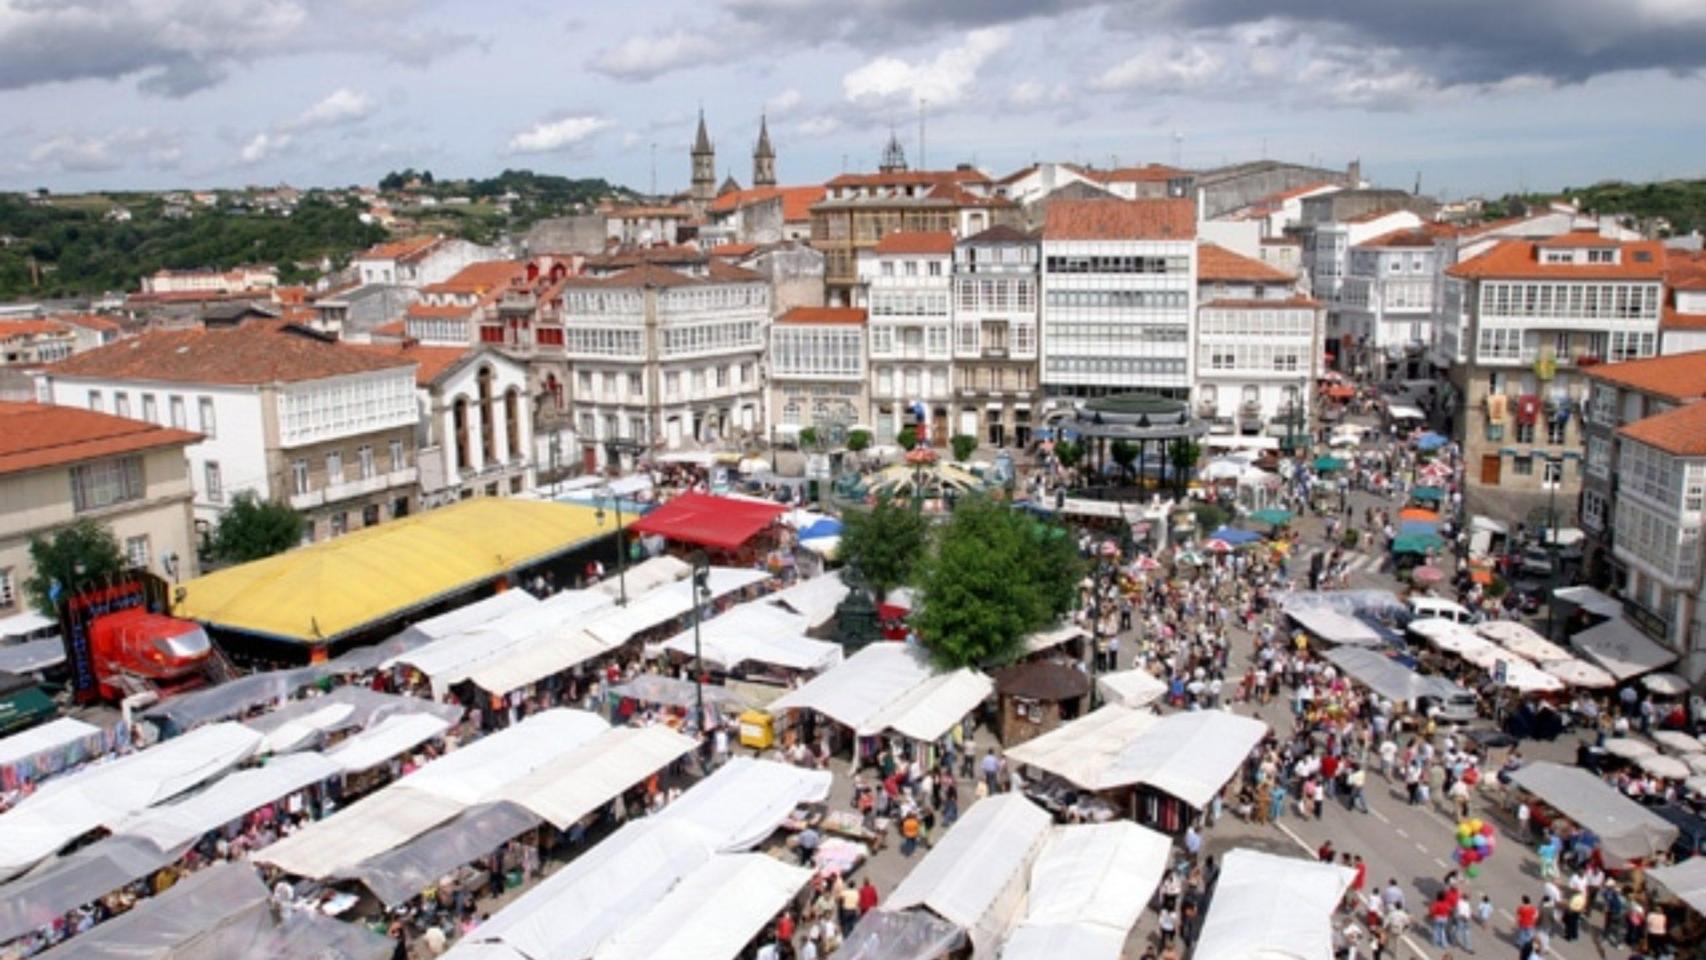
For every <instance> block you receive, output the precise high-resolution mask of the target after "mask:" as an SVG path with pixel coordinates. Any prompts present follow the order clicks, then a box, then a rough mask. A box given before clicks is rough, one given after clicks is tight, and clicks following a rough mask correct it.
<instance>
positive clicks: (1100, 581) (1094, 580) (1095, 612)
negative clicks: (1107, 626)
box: [1090, 547, 1119, 710]
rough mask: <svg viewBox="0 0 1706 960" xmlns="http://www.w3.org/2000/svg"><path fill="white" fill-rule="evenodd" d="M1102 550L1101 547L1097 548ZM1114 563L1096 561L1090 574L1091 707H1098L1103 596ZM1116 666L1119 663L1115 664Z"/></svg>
mask: <svg viewBox="0 0 1706 960" xmlns="http://www.w3.org/2000/svg"><path fill="white" fill-rule="evenodd" d="M1097 549H1098V550H1100V548H1099V547H1098V548H1097ZM1113 571H1114V565H1113V564H1112V563H1109V562H1108V561H1107V559H1105V558H1103V559H1099V560H1097V562H1096V570H1095V572H1093V573H1092V574H1091V575H1090V709H1091V710H1094V709H1096V674H1097V672H1098V670H1097V667H1098V666H1099V665H1100V664H1101V658H1102V596H1103V594H1104V593H1106V591H1107V585H1108V584H1109V583H1110V582H1112V580H1113ZM1114 666H1115V667H1116V668H1117V667H1118V666H1119V665H1118V664H1115V665H1114Z"/></svg>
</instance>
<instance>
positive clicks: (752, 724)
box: [740, 710, 776, 750]
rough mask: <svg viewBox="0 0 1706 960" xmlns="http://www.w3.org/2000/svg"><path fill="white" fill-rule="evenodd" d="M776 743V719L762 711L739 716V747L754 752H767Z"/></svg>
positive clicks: (752, 711)
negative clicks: (748, 748) (750, 749)
mask: <svg viewBox="0 0 1706 960" xmlns="http://www.w3.org/2000/svg"><path fill="white" fill-rule="evenodd" d="M775 742H776V718H775V717H772V716H771V715H770V714H768V713H765V712H764V711H763V710H748V711H746V712H745V713H743V714H741V715H740V745H741V746H743V747H751V748H753V749H754V750H768V749H770V745H771V744H773V743H775Z"/></svg>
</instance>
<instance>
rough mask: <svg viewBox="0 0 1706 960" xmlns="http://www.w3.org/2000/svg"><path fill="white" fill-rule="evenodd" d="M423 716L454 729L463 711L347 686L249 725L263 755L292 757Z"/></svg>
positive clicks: (255, 720) (301, 701)
mask: <svg viewBox="0 0 1706 960" xmlns="http://www.w3.org/2000/svg"><path fill="white" fill-rule="evenodd" d="M412 713H421V714H430V715H432V716H436V717H438V718H440V719H442V720H444V721H445V722H446V724H453V723H455V722H457V721H458V720H460V719H461V718H462V710H461V708H459V707H457V706H455V705H453V704H448V703H436V702H434V701H432V700H428V699H426V698H424V697H409V696H402V695H399V694H391V693H380V692H378V691H376V690H372V689H369V688H368V687H363V686H356V685H353V684H352V685H349V686H342V687H339V688H337V689H336V690H333V691H332V692H331V693H328V694H325V695H323V696H307V697H304V698H302V699H300V700H294V701H291V702H290V703H287V704H285V705H284V706H282V707H279V708H278V709H276V710H270V711H268V712H266V713H264V714H261V715H260V716H258V717H254V718H251V719H249V720H245V721H243V725H244V726H246V727H248V728H249V729H250V730H253V731H255V732H256V733H259V734H261V745H260V747H259V748H258V750H257V751H256V752H257V753H261V754H268V753H275V754H276V753H290V752H292V751H295V750H305V749H311V748H315V747H320V746H322V745H324V743H325V742H326V740H327V739H328V738H329V737H332V736H336V735H339V734H345V733H349V732H352V731H354V732H360V731H365V730H369V729H370V728H372V727H373V726H374V725H375V724H378V723H381V722H383V721H385V720H388V719H390V718H392V717H396V716H401V715H405V714H412Z"/></svg>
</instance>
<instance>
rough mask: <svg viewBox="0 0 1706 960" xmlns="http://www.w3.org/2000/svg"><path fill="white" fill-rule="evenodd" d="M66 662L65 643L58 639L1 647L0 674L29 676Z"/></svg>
mask: <svg viewBox="0 0 1706 960" xmlns="http://www.w3.org/2000/svg"><path fill="white" fill-rule="evenodd" d="M64 662H65V641H63V640H61V639H59V638H58V637H48V638H47V639H45V640H25V641H24V642H22V643H10V644H7V645H5V646H0V672H3V673H15V674H18V675H19V676H28V675H29V674H32V673H40V672H42V671H43V670H52V669H53V668H54V667H57V666H59V665H60V664H62V663H64Z"/></svg>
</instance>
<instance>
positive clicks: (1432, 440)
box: [1416, 430, 1451, 450]
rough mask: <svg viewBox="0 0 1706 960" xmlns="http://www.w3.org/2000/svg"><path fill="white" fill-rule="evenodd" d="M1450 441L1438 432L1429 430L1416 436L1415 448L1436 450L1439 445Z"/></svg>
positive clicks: (1441, 445)
mask: <svg viewBox="0 0 1706 960" xmlns="http://www.w3.org/2000/svg"><path fill="white" fill-rule="evenodd" d="M1450 442H1451V441H1450V440H1449V439H1447V438H1445V437H1442V436H1440V435H1439V434H1437V433H1434V432H1433V431H1431V430H1430V431H1428V432H1427V433H1424V434H1422V435H1421V436H1419V437H1417V438H1416V449H1417V450H1438V449H1439V448H1440V447H1443V446H1445V445H1446V444H1448V443H1450Z"/></svg>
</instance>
